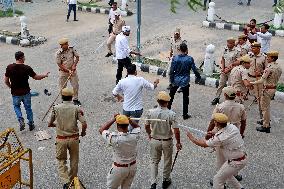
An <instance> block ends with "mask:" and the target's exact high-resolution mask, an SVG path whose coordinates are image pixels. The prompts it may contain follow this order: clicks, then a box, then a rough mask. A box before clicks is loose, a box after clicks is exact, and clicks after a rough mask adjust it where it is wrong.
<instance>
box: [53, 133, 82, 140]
mask: <svg viewBox="0 0 284 189" xmlns="http://www.w3.org/2000/svg"><path fill="white" fill-rule="evenodd" d="M56 138H57V139H69V138H79V134H74V135H70V136H60V135H57V136H56Z"/></svg>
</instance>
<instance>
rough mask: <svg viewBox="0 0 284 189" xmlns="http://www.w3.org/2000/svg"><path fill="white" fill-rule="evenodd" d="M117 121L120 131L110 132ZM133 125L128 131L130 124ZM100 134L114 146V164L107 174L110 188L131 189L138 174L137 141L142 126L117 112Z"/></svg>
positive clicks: (101, 129) (100, 130)
mask: <svg viewBox="0 0 284 189" xmlns="http://www.w3.org/2000/svg"><path fill="white" fill-rule="evenodd" d="M115 122H116V124H117V131H118V132H110V131H109V128H110V127H111V126H112V124H114V123H115ZM129 124H130V125H131V126H132V127H133V130H132V131H131V132H129V131H128V125H129ZM99 132H100V134H101V135H102V137H103V138H104V139H105V140H106V141H107V143H108V144H109V145H111V146H112V148H113V161H114V162H113V164H112V168H111V169H110V171H109V173H108V176H107V188H108V189H117V188H119V187H121V189H129V188H130V187H131V184H132V181H133V179H134V176H135V174H136V167H137V165H136V157H137V142H138V139H139V134H140V127H139V125H137V123H136V122H135V121H131V120H129V118H128V117H127V116H125V115H119V114H116V115H115V116H114V118H113V119H112V120H110V121H109V122H107V123H105V124H104V125H103V126H102V127H101V128H100V129H99Z"/></svg>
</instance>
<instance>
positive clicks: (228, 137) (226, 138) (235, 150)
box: [206, 124, 245, 160]
mask: <svg viewBox="0 0 284 189" xmlns="http://www.w3.org/2000/svg"><path fill="white" fill-rule="evenodd" d="M206 144H207V145H208V146H209V147H220V150H221V153H222V154H223V156H224V157H225V159H226V160H232V159H237V158H240V157H242V156H244V155H245V153H244V150H243V147H244V140H243V139H242V136H241V134H240V131H239V130H238V128H237V127H236V126H235V125H233V124H228V125H227V126H226V127H224V128H222V129H220V130H219V131H218V132H217V133H216V134H215V135H214V137H212V138H211V139H209V140H207V141H206Z"/></svg>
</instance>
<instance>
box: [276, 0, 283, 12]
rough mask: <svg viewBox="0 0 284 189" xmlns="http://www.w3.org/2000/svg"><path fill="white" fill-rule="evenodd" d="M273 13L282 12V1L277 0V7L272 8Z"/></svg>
mask: <svg viewBox="0 0 284 189" xmlns="http://www.w3.org/2000/svg"><path fill="white" fill-rule="evenodd" d="M274 12H275V13H283V12H284V0H278V3H277V6H276V7H275V8H274Z"/></svg>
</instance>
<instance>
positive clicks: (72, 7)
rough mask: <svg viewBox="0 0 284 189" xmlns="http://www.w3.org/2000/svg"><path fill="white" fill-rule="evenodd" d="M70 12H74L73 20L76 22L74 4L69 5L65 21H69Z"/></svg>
mask: <svg viewBox="0 0 284 189" xmlns="http://www.w3.org/2000/svg"><path fill="white" fill-rule="evenodd" d="M72 10H73V12H74V20H76V4H69V8H68V14H67V20H68V19H69V17H70V13H71V11H72Z"/></svg>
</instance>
